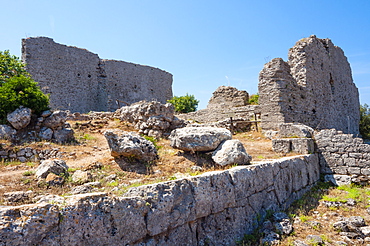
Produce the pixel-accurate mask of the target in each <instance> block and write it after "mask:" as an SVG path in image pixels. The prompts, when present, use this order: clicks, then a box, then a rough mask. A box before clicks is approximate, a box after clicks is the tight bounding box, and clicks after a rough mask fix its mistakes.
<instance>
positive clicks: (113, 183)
mask: <svg viewBox="0 0 370 246" xmlns="http://www.w3.org/2000/svg"><path fill="white" fill-rule="evenodd" d="M107 186H108V187H116V186H118V181H116V180H114V181H112V182H109V183H107Z"/></svg>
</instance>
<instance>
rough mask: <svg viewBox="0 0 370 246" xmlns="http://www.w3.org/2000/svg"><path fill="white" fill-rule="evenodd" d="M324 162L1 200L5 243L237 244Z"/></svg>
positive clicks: (300, 160) (304, 160)
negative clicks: (11, 203)
mask: <svg viewBox="0 0 370 246" xmlns="http://www.w3.org/2000/svg"><path fill="white" fill-rule="evenodd" d="M318 165H319V164H318V157H317V155H314V154H312V155H305V156H299V157H295V158H286V159H280V160H275V161H271V162H264V163H261V164H256V165H251V166H239V167H235V168H232V169H229V170H226V171H217V172H209V173H205V174H203V175H199V176H194V177H189V178H185V179H179V180H175V181H168V182H163V183H158V184H152V185H145V186H141V187H136V188H131V190H129V191H128V192H127V193H126V194H125V195H124V196H123V197H109V196H107V195H106V194H105V193H90V194H83V195H74V196H70V197H66V198H65V201H64V202H63V203H62V204H60V205H58V204H56V203H52V204H48V203H39V204H32V205H23V206H18V207H1V208H0V242H2V243H3V244H4V245H10V244H11V245H26V244H27V245H55V246H56V245H236V243H237V241H238V240H240V239H241V238H243V236H244V235H245V234H246V233H251V232H252V231H253V229H254V228H255V227H256V226H257V225H258V222H259V220H258V218H261V216H262V218H263V217H264V216H265V215H266V213H267V211H268V210H272V211H277V210H280V209H285V208H287V207H288V206H289V205H290V204H291V203H292V202H293V201H294V200H296V199H298V198H300V197H301V196H302V195H303V194H304V193H305V192H306V191H307V190H308V189H309V188H310V187H312V185H314V184H315V183H316V182H317V180H318V179H319V172H318V171H319V166H318ZM287 180H289V182H287ZM262 221H263V220H262Z"/></svg>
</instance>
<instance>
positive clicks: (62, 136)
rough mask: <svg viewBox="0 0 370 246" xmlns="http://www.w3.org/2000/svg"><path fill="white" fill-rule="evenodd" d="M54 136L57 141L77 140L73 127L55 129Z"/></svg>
mask: <svg viewBox="0 0 370 246" xmlns="http://www.w3.org/2000/svg"><path fill="white" fill-rule="evenodd" d="M53 138H54V140H55V142H57V143H67V142H71V141H73V140H75V137H74V131H73V129H71V128H62V129H59V130H54V134H53Z"/></svg>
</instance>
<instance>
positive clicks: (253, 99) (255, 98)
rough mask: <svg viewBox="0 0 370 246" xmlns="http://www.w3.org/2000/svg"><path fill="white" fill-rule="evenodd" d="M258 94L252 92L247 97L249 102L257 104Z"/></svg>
mask: <svg viewBox="0 0 370 246" xmlns="http://www.w3.org/2000/svg"><path fill="white" fill-rule="evenodd" d="M259 97H260V96H259V95H258V94H253V95H251V96H250V97H249V104H251V105H258V99H259Z"/></svg>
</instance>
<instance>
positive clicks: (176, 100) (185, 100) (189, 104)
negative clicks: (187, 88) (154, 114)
mask: <svg viewBox="0 0 370 246" xmlns="http://www.w3.org/2000/svg"><path fill="white" fill-rule="evenodd" d="M167 102H169V103H171V104H173V106H174V107H175V111H176V112H178V113H189V112H194V111H196V110H197V107H198V103H199V100H197V99H195V97H194V95H189V94H187V93H186V95H185V96H179V97H177V96H174V97H173V98H172V99H170V100H168V101H167Z"/></svg>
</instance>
